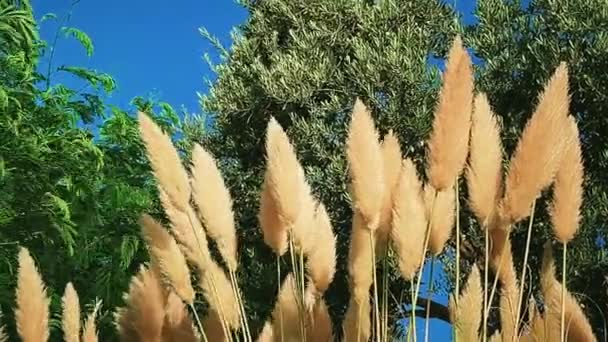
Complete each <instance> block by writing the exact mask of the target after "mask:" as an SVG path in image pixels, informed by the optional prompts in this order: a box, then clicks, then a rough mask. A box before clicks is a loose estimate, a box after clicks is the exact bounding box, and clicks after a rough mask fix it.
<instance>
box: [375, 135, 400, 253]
mask: <svg viewBox="0 0 608 342" xmlns="http://www.w3.org/2000/svg"><path fill="white" fill-rule="evenodd" d="M381 148H382V161H383V170H384V189H385V190H384V196H383V203H382V211H381V212H380V224H379V226H378V232H377V234H378V235H377V239H378V245H379V248H378V254H379V255H383V254H384V249H385V248H386V243H387V241H388V237H389V235H390V232H391V226H392V214H393V196H394V195H395V193H396V192H397V189H396V188H397V183H398V182H399V175H400V173H401V147H400V146H399V140H397V137H396V136H395V134H394V133H393V131H392V130H391V131H389V132H388V134H387V135H386V136H385V137H384V140H383V141H382V145H381Z"/></svg>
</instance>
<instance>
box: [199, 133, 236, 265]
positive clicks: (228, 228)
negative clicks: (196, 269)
mask: <svg viewBox="0 0 608 342" xmlns="http://www.w3.org/2000/svg"><path fill="white" fill-rule="evenodd" d="M192 196H193V199H194V203H195V204H196V206H197V207H198V210H199V212H200V216H201V219H202V222H203V224H204V225H205V228H207V234H209V236H210V237H211V238H212V239H213V240H214V241H215V242H216V244H217V248H218V250H219V252H220V254H221V255H222V258H223V259H224V261H225V262H226V265H227V266H228V268H229V269H230V270H231V271H235V270H236V269H237V267H238V262H237V241H236V231H235V227H234V215H233V211H232V198H231V197H230V192H229V191H228V189H227V188H226V185H225V184H224V179H223V178H222V175H221V173H220V170H219V169H218V167H217V164H216V162H215V160H214V159H213V156H211V154H209V152H207V151H206V150H205V149H203V148H202V147H201V146H200V145H198V144H196V145H195V146H194V151H193V153H192Z"/></svg>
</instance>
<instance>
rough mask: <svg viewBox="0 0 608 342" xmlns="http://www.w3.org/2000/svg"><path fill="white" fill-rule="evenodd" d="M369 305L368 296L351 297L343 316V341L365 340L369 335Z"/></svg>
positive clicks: (358, 341) (355, 341) (359, 341)
mask: <svg viewBox="0 0 608 342" xmlns="http://www.w3.org/2000/svg"><path fill="white" fill-rule="evenodd" d="M370 312H371V307H370V303H369V297H365V298H362V299H361V300H358V299H356V298H353V297H351V298H350V303H349V304H348V309H347V310H346V314H345V316H344V322H343V328H342V329H343V332H344V341H349V342H350V341H353V342H367V341H369V338H370V337H371V321H370Z"/></svg>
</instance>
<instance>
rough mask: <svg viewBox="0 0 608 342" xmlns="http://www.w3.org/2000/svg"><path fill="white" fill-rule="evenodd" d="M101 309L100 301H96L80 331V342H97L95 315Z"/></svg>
mask: <svg viewBox="0 0 608 342" xmlns="http://www.w3.org/2000/svg"><path fill="white" fill-rule="evenodd" d="M100 308H101V301H97V303H96V304H95V308H93V311H92V312H91V313H90V314H89V316H88V317H87V319H86V321H85V322H84V328H83V331H82V342H97V325H96V324H95V320H96V319H97V313H98V312H99V309H100Z"/></svg>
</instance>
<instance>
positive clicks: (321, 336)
mask: <svg viewBox="0 0 608 342" xmlns="http://www.w3.org/2000/svg"><path fill="white" fill-rule="evenodd" d="M310 318H311V322H310V324H308V325H307V329H308V332H307V333H306V339H307V340H310V341H315V342H316V341H318V342H330V341H333V340H334V338H333V334H332V324H331V317H329V311H328V309H327V305H326V304H325V301H324V300H323V298H322V297H321V298H319V299H317V300H316V302H315V304H314V307H313V309H312V312H311V314H310Z"/></svg>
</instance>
